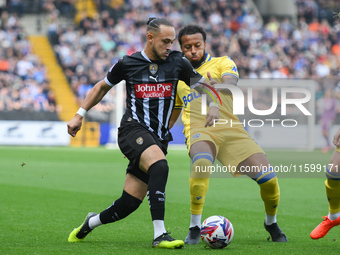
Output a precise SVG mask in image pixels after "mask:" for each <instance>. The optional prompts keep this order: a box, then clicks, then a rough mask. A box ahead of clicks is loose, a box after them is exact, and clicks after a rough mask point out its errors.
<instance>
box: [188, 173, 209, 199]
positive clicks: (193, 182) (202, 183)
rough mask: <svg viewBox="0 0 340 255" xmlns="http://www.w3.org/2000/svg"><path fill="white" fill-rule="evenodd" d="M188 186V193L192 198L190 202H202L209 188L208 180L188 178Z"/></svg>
mask: <svg viewBox="0 0 340 255" xmlns="http://www.w3.org/2000/svg"><path fill="white" fill-rule="evenodd" d="M189 184H190V193H191V196H192V197H193V199H192V200H194V201H195V200H197V201H199V200H201V199H202V198H203V199H202V200H203V201H204V198H205V196H206V194H207V192H208V188H209V179H208V178H190V180H189ZM199 202H200V201H199Z"/></svg>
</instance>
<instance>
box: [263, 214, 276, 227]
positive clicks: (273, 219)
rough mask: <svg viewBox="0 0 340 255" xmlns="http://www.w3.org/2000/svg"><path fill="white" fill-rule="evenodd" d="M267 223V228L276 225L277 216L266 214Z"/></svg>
mask: <svg viewBox="0 0 340 255" xmlns="http://www.w3.org/2000/svg"><path fill="white" fill-rule="evenodd" d="M265 222H266V225H267V226H268V225H271V224H273V223H276V214H275V215H269V214H266V220H265Z"/></svg>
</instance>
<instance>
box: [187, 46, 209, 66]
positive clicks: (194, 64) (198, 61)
mask: <svg viewBox="0 0 340 255" xmlns="http://www.w3.org/2000/svg"><path fill="white" fill-rule="evenodd" d="M204 58H205V50H204V52H203V56H202V58H201V59H200V60H193V61H190V63H191V65H192V66H193V67H194V68H197V67H199V66H200V65H201V64H202V62H203V61H204Z"/></svg>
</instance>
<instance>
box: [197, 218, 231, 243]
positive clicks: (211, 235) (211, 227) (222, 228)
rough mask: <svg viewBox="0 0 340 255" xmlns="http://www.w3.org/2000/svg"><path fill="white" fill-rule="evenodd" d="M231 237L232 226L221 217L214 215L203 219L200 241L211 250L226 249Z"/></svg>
mask: <svg viewBox="0 0 340 255" xmlns="http://www.w3.org/2000/svg"><path fill="white" fill-rule="evenodd" d="M233 237H234V228H233V224H231V222H230V221H229V220H228V219H227V218H225V217H223V216H218V215H214V216H211V217H209V218H207V219H205V220H204V221H203V223H202V227H201V239H202V241H203V242H204V243H205V244H206V245H208V246H209V247H210V248H212V249H222V248H224V247H227V246H228V245H229V244H230V242H231V241H232V240H233Z"/></svg>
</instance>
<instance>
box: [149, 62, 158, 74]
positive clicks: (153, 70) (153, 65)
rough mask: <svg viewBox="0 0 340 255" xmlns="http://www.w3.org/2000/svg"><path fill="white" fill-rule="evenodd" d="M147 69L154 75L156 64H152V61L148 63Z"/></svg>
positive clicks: (156, 68) (156, 69)
mask: <svg viewBox="0 0 340 255" xmlns="http://www.w3.org/2000/svg"><path fill="white" fill-rule="evenodd" d="M149 71H150V73H151V74H152V75H155V74H156V73H157V71H158V65H157V64H154V63H152V64H150V65H149Z"/></svg>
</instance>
